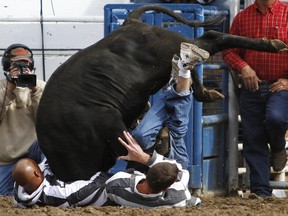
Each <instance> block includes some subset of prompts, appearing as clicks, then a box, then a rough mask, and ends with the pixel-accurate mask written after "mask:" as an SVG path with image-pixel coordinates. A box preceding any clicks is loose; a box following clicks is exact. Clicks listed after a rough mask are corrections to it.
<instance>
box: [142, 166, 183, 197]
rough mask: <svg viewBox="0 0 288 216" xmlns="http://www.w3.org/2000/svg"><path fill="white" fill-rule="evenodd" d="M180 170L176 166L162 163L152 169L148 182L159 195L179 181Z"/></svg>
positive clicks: (148, 174) (147, 177)
mask: <svg viewBox="0 0 288 216" xmlns="http://www.w3.org/2000/svg"><path fill="white" fill-rule="evenodd" d="M178 173H179V169H178V167H177V166H176V164H172V163H169V162H161V163H158V164H155V165H154V166H153V167H151V168H150V169H149V170H148V172H147V174H146V180H147V183H148V185H149V186H150V188H151V189H152V192H153V193H159V192H161V191H164V190H166V189H167V188H168V187H170V186H171V185H172V184H173V183H174V182H175V181H176V179H177V176H178Z"/></svg>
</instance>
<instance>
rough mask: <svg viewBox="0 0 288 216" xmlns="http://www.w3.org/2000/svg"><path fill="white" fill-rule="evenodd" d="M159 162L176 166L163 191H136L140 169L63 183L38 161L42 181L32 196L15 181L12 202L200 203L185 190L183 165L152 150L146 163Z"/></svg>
mask: <svg viewBox="0 0 288 216" xmlns="http://www.w3.org/2000/svg"><path fill="white" fill-rule="evenodd" d="M160 162H169V163H173V164H176V165H177V167H178V169H179V174H178V179H177V181H176V182H174V183H173V184H172V185H171V186H170V187H169V188H168V189H167V190H166V191H164V192H160V193H158V194H142V193H140V192H138V191H137V189H136V185H137V184H138V183H139V182H140V181H141V180H143V179H145V178H146V176H145V174H143V173H141V172H139V171H136V170H127V172H118V173H116V174H114V175H113V176H112V177H111V174H109V173H105V172H97V173H96V174H95V175H94V176H92V177H91V179H90V180H87V181H84V180H78V181H74V182H70V183H65V182H62V181H60V180H58V179H57V178H56V176H55V175H53V173H52V172H51V170H50V167H49V165H48V163H47V160H46V159H45V160H44V161H43V162H42V163H41V164H39V167H40V169H41V170H42V171H43V173H44V180H43V182H42V184H41V185H40V186H39V188H38V189H37V190H36V191H34V192H33V193H32V194H31V195H29V194H28V193H26V192H25V190H24V189H23V187H21V186H20V185H18V184H15V188H14V204H15V206H17V207H22V208H25V207H31V206H32V205H34V204H37V205H39V206H42V205H50V206H55V207H77V206H87V205H92V206H107V205H120V206H131V207H142V208H154V207H172V206H175V207H177V206H178V207H182V206H196V205H198V204H200V203H201V200H200V199H199V198H196V197H192V196H191V194H190V192H189V190H188V187H187V185H188V181H189V172H188V171H187V170H184V169H182V166H181V165H180V164H179V163H177V162H176V161H175V160H171V159H167V158H165V157H164V156H162V155H160V154H157V153H156V151H154V152H153V155H152V157H151V158H150V160H149V161H148V163H147V164H146V165H147V166H149V167H152V166H153V165H155V164H157V163H160Z"/></svg>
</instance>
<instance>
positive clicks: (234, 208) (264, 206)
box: [0, 196, 288, 216]
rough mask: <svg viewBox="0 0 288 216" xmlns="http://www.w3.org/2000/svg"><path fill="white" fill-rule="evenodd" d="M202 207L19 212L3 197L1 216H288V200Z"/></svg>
mask: <svg viewBox="0 0 288 216" xmlns="http://www.w3.org/2000/svg"><path fill="white" fill-rule="evenodd" d="M201 199H202V204H201V206H200V207H197V208H196V207H187V208H158V209H153V210H146V209H139V208H128V207H92V206H88V207H82V208H75V209H60V208H55V207H39V206H34V207H33V208H31V209H19V208H15V207H14V206H13V201H12V198H11V197H0V215H1V216H46V215H49V216H84V215H94V216H98V215H99V216H104V215H105V216H107V215H115V216H122V215H123V216H142V215H145V216H149V215H153V216H154V215H155V216H165V215H168V216H182V215H189V216H204V215H205V216H209V215H213V216H216V215H217V216H218V215H219V216H226V215H227V216H235V215H241V216H253V215H264V216H265V215H267V216H268V215H269V216H274V215H275V216H276V215H277V216H282V215H288V198H267V199H248V198H241V197H224V196H202V197H201Z"/></svg>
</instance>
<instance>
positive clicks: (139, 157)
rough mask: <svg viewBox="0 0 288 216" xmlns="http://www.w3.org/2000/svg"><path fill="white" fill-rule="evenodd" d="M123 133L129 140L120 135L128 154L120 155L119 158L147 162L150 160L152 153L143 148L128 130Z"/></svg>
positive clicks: (120, 140) (119, 138)
mask: <svg viewBox="0 0 288 216" xmlns="http://www.w3.org/2000/svg"><path fill="white" fill-rule="evenodd" d="M123 135H124V137H125V139H126V140H127V142H125V141H124V140H123V139H122V138H121V137H118V140H119V142H120V143H121V144H122V145H123V146H124V147H125V148H126V149H127V151H128V154H127V155H126V156H120V157H119V158H118V159H119V160H128V161H136V162H139V163H142V164H146V163H147V162H148V161H149V160H150V155H149V154H147V153H145V152H144V151H143V150H142V148H141V147H140V145H139V144H138V142H137V141H136V140H135V139H134V138H133V137H132V136H131V135H130V134H129V133H128V132H126V131H123Z"/></svg>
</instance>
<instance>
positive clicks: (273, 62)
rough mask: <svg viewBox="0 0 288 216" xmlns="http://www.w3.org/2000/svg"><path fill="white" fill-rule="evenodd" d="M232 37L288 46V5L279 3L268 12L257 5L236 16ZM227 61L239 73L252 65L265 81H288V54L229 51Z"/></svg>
mask: <svg viewBox="0 0 288 216" xmlns="http://www.w3.org/2000/svg"><path fill="white" fill-rule="evenodd" d="M230 34H234V35H240V36H244V37H250V38H263V37H266V38H267V39H279V40H281V41H283V42H285V43H286V44H288V5H286V4H284V3H281V2H280V1H279V0H276V1H275V3H274V4H272V5H271V6H270V7H269V8H268V9H267V12H266V13H265V11H261V9H260V8H259V7H258V5H257V3H256V2H255V3H254V4H252V5H250V6H249V7H247V8H246V9H245V10H243V11H241V12H239V13H238V14H237V15H236V17H235V19H234V20H233V24H232V26H231V29H230ZM223 59H224V61H225V62H226V63H227V64H228V65H229V66H230V67H231V68H232V69H233V70H236V71H238V72H240V70H241V68H243V67H244V66H246V65H247V64H248V65H250V67H251V68H253V69H254V70H255V71H256V73H257V76H258V77H259V79H261V80H267V81H273V80H277V79H279V78H288V52H280V53H268V52H258V51H254V50H247V49H238V48H237V49H228V50H225V51H224V52H223Z"/></svg>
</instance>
